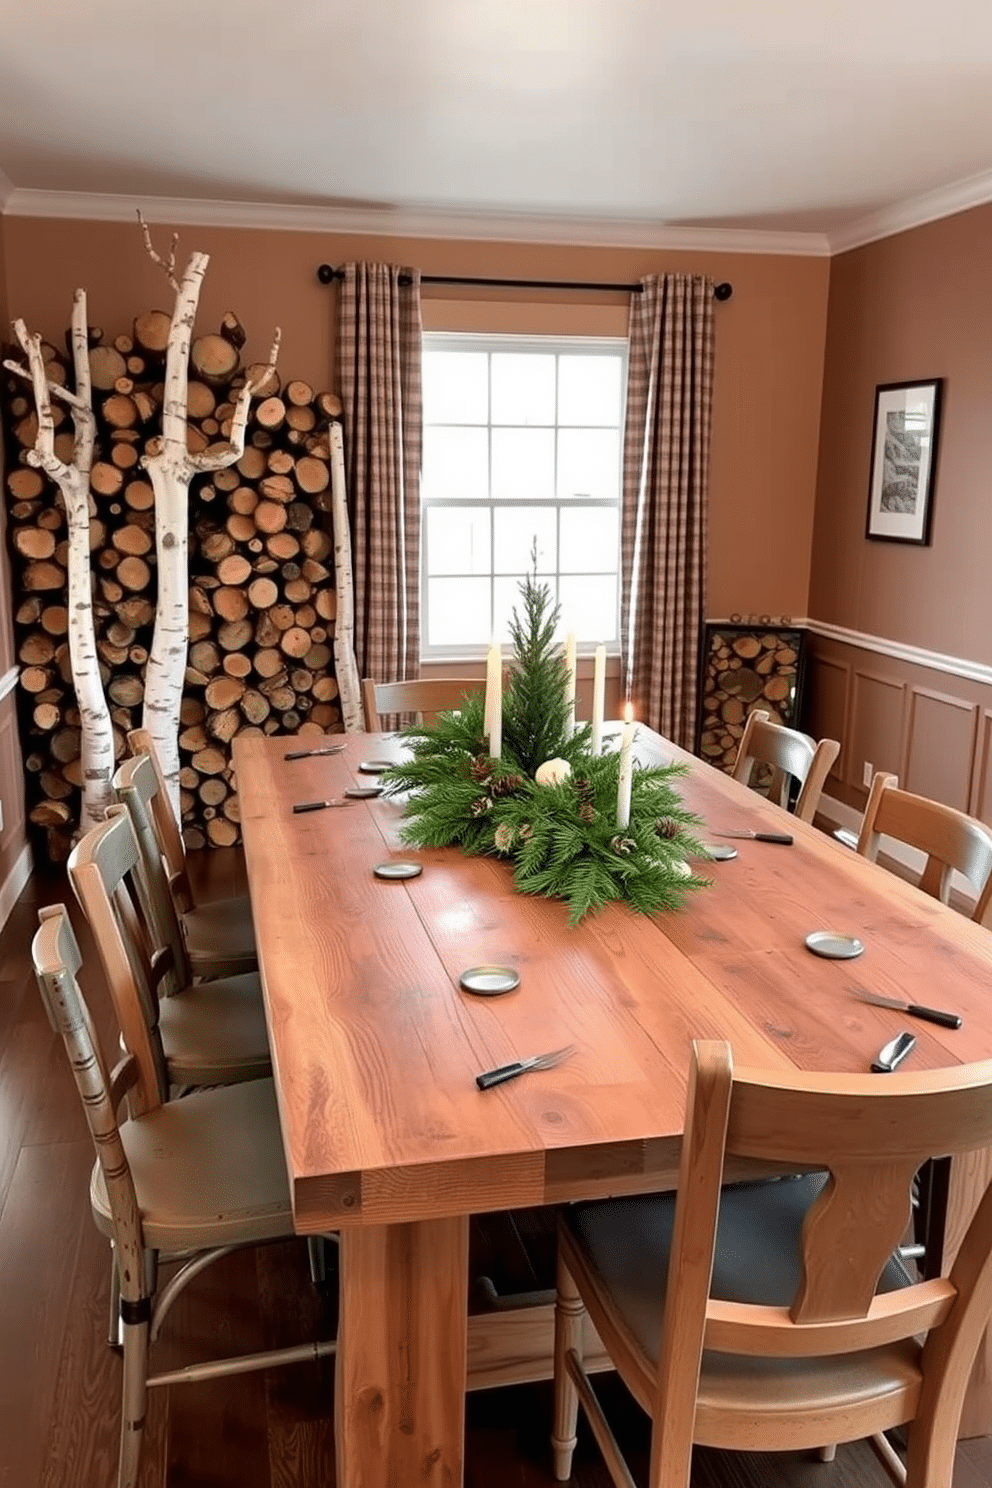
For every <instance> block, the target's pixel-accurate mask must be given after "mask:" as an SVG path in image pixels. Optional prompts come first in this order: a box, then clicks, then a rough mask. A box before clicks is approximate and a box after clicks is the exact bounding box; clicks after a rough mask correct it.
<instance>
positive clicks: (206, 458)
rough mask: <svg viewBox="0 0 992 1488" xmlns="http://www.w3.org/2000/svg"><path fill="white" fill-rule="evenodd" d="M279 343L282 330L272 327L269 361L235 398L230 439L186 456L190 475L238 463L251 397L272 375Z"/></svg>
mask: <svg viewBox="0 0 992 1488" xmlns="http://www.w3.org/2000/svg"><path fill="white" fill-rule="evenodd" d="M281 340H282V328H281V327H280V326H276V330H275V335H274V336H273V338H272V347H271V350H270V351H269V360H268V361H267V362H266V364H265V366H264V368H261V369H260V370H259V373H258V375H257V376H256V377H253V378H249V379H248V381H247V382H246V383H245V385H244V387H243V388H242V389H241V391H240V393H239V394H238V401H237V403H236V404H235V407H234V414H233V416H232V418H231V437H230V439H229V441H228V443H227V445H226V446H222V447H221V448H220V449H218V450H214V451H213V453H211V451H210V450H204V451H203V452H202V453H201V454H199V455H190V456H189V463H190V467H191V470H192V471H193V473H194V474H197V475H201V474H202V473H203V472H204V471H207V470H223V469H224V468H225V467H226V466H228V465H233V464H234V462H235V461H236V460H240V459H241V456H242V455H243V454H244V452H245V430H246V428H247V426H248V410H249V408H250V406H251V400H252V398H253V397H254V395H255V393H256V392H257V391H258V389H259V388H260V387H262V385H263V384H264V383H265V381H266V379H267V378H268V377H269V375H270V373H272V372H274V371H275V366H276V362H277V360H278V357H279V343H280V342H281Z"/></svg>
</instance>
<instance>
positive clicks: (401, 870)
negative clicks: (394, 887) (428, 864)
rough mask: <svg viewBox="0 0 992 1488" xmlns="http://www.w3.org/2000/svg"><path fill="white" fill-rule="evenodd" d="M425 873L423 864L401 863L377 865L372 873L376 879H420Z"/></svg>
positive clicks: (397, 860)
mask: <svg viewBox="0 0 992 1488" xmlns="http://www.w3.org/2000/svg"><path fill="white" fill-rule="evenodd" d="M423 871H424V865H423V863H409V862H401V861H400V860H399V859H396V860H395V861H394V862H392V863H376V865H375V867H374V868H373V869H372V872H373V873H374V874H375V876H376V878H419V877H420V875H421V873H423Z"/></svg>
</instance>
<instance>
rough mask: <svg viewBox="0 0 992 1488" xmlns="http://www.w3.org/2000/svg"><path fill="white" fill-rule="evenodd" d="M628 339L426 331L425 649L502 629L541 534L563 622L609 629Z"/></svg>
mask: <svg viewBox="0 0 992 1488" xmlns="http://www.w3.org/2000/svg"><path fill="white" fill-rule="evenodd" d="M625 377H626V342H624V341H622V340H614V339H609V340H606V339H603V340H578V339H574V338H569V339H567V340H560V341H549V340H547V339H545V338H543V337H542V338H540V339H538V338H535V337H526V336H514V337H495V336H486V337H482V338H480V337H468V336H457V335H428V336H425V337H424V356H423V386H424V450H423V482H422V487H421V498H422V503H423V523H424V525H423V542H422V610H421V613H422V620H421V655H422V656H424V657H440V656H473V655H477V654H478V653H479V650H480V648H481V647H484V646H486V645H488V644H489V641H490V640H491V639H492V637H493V636H495V637H496V639H497V640H502V641H505V640H507V639H508V637H509V628H508V622H509V619H510V616H511V612H512V611H513V609H514V607H515V606H516V604H517V602H518V599H519V587H518V586H519V583H520V580H521V578H522V577H523V575H524V574H525V573H527V572H528V571H529V570H530V569H531V566H532V564H531V551H532V549H533V547H534V545H535V544H536V547H537V571H538V576H539V578H540V579H541V580H542V581H543V582H544V583H546V584H547V585H548V587H549V588H550V590H551V593H552V596H553V597H554V599H555V600H556V602H557V603H559V604H560V606H561V619H560V629H561V632H562V634H565V633H566V632H568V631H573V632H574V633H575V635H576V638H577V640H578V641H579V642H580V643H582V642H586V643H590V644H595V643H598V642H599V641H606V642H607V643H609V642H611V641H613V642H615V641H616V639H617V635H618V628H619V626H618V615H619V590H618V578H617V574H618V568H619V551H620V548H619V543H620V463H621V441H622V429H623V401H624V390H625Z"/></svg>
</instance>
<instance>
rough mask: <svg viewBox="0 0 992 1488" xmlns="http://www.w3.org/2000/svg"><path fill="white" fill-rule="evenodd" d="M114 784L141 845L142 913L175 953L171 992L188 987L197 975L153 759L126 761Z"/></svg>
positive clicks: (163, 943) (154, 936)
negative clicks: (158, 805) (164, 842)
mask: <svg viewBox="0 0 992 1488" xmlns="http://www.w3.org/2000/svg"><path fill="white" fill-rule="evenodd" d="M113 784H114V790H115V791H116V792H117V799H118V800H119V801H120V802H121V804H122V805H123V806H125V807H126V808H127V814H128V816H129V817H130V819H131V829H132V831H133V832H134V836H135V841H136V842H137V844H138V854H139V860H138V866H137V869H136V872H135V887H136V889H137V891H138V896H139V899H140V902H141V910H142V914H143V915H144V917H145V920H146V922H147V924H148V926H149V928H150V931H151V936H152V939H153V941H154V944H155V945H156V946H160V945H161V946H168V947H169V948H170V950H171V952H172V972H171V973H170V976H171V978H172V987H171V988H170V990H175V989H176V988H179V987H188V986H189V984H190V982H192V980H193V973H192V970H191V969H190V965H189V960H188V957H187V954H186V942H185V940H184V939H183V932H182V928H181V926H180V924H179V916H178V915H177V914H176V906H175V904H174V902H173V899H172V894H171V892H170V890H169V880H168V877H167V875H166V868H165V861H164V859H163V857H162V850H161V847H160V845H159V840H158V834H157V833H156V831H155V819H154V809H155V798H156V796H157V795H158V793H159V784H158V776H157V775H156V774H155V767H154V764H153V762H152V760H151V757H150V756H149V755H147V754H136V755H134V757H133V758H132V759H128V760H125V761H124V763H123V764H122V765H120V766H119V768H118V770H117V772H116V774H115V775H114V781H113Z"/></svg>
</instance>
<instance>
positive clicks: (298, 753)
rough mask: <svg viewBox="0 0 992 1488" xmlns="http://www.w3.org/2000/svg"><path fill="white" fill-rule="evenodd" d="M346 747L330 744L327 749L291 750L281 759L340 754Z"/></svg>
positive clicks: (344, 745)
mask: <svg viewBox="0 0 992 1488" xmlns="http://www.w3.org/2000/svg"><path fill="white" fill-rule="evenodd" d="M347 747H348V746H347V745H346V744H331V745H329V746H328V748H327V749H291V750H290V751H289V753H288V754H284V755H283V759H284V760H295V759H309V758H310V757H311V755H314V754H340V753H341V751H342V749H346V748H347Z"/></svg>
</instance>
